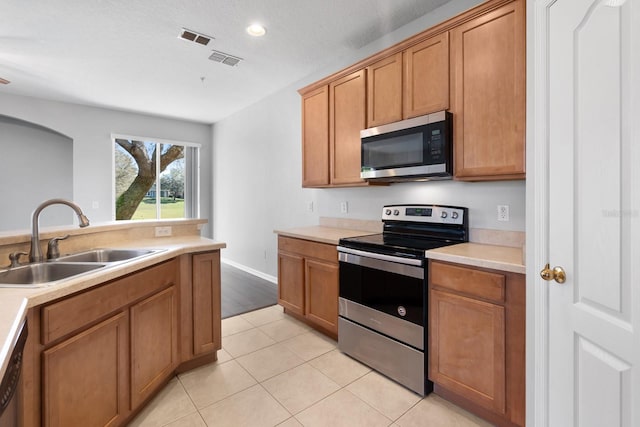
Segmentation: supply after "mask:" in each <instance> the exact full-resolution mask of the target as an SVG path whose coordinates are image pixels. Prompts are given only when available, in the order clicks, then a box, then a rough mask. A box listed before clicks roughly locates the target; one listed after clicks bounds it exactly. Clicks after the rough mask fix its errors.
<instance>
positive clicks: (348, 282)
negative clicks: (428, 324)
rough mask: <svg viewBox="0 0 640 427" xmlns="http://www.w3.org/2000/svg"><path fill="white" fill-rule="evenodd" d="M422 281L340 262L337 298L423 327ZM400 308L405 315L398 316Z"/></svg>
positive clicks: (423, 299) (423, 285)
mask: <svg viewBox="0 0 640 427" xmlns="http://www.w3.org/2000/svg"><path fill="white" fill-rule="evenodd" d="M424 288H425V284H424V280H423V279H417V278H415V277H409V276H403V275H400V274H397V273H390V272H387V271H382V270H377V269H373V268H368V267H362V266H359V265H355V264H349V263H346V262H340V296H341V297H342V298H346V299H348V300H351V301H354V302H357V303H358V304H361V305H364V306H367V307H369V308H372V309H374V310H378V311H382V312H384V313H386V314H389V315H391V316H394V317H397V318H400V319H403V320H407V321H409V322H411V323H415V324H416V325H420V326H424V319H425V313H426V310H425V309H424V304H425V296H424ZM400 307H404V309H405V311H406V314H405V315H404V316H402V315H400V314H399V308H400ZM400 311H402V310H400Z"/></svg>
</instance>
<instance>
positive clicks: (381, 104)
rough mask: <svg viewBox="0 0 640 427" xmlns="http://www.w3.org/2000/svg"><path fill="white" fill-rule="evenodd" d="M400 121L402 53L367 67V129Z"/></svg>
mask: <svg viewBox="0 0 640 427" xmlns="http://www.w3.org/2000/svg"><path fill="white" fill-rule="evenodd" d="M447 91H448V87H447ZM399 120H402V52H400V53H397V54H395V55H393V56H390V57H388V58H385V59H383V60H381V61H378V62H376V63H375V64H372V65H370V66H368V67H367V127H373V126H379V125H384V124H387V123H392V122H397V121H399Z"/></svg>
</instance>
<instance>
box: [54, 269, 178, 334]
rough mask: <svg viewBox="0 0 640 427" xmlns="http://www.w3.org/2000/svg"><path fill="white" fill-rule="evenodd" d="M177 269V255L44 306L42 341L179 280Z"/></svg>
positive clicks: (98, 317) (67, 332) (76, 327)
mask: <svg viewBox="0 0 640 427" xmlns="http://www.w3.org/2000/svg"><path fill="white" fill-rule="evenodd" d="M177 273H178V264H177V260H176V259H173V260H171V261H167V262H165V263H162V264H159V265H157V266H154V267H150V268H148V269H146V270H143V271H140V272H138V273H134V274H131V275H129V276H125V277H123V278H121V279H116V280H114V281H112V282H109V283H107V284H105V285H101V286H99V287H97V288H93V289H90V290H88V291H86V292H83V293H81V294H78V295H75V296H72V297H69V298H66V299H64V300H62V301H59V302H56V303H53V304H49V305H47V306H45V307H43V308H42V344H44V345H46V344H48V343H50V342H52V341H55V340H57V339H58V338H61V337H63V336H65V335H67V334H69V333H71V332H73V331H76V330H78V329H81V328H83V327H84V326H87V325H89V324H91V323H92V322H94V321H96V320H99V319H101V318H104V317H105V316H107V315H108V314H109V313H112V312H115V311H116V310H118V309H120V308H122V307H124V306H126V305H128V304H130V303H132V302H134V301H137V300H139V299H141V298H143V297H145V296H147V295H150V294H152V293H154V292H157V291H158V290H160V289H163V288H165V287H167V286H169V285H171V284H175V283H176V282H177Z"/></svg>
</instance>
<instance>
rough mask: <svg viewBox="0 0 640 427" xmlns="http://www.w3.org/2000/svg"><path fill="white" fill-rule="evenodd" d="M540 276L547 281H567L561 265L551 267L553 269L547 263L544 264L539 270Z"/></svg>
mask: <svg viewBox="0 0 640 427" xmlns="http://www.w3.org/2000/svg"><path fill="white" fill-rule="evenodd" d="M540 277H542V278H543V279H544V280H546V281H547V282H549V281H551V280H555V281H556V282H558V283H564V282H566V281H567V273H565V272H564V269H563V268H562V267H553V270H552V269H551V268H550V267H549V264H548V263H547V265H545V266H544V268H543V269H542V271H540Z"/></svg>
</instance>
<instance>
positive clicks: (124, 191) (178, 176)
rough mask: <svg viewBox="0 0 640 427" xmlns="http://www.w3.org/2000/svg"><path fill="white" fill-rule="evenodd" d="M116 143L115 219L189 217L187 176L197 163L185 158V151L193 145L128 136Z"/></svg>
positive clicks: (117, 140)
mask: <svg viewBox="0 0 640 427" xmlns="http://www.w3.org/2000/svg"><path fill="white" fill-rule="evenodd" d="M114 142H115V154H114V160H115V162H114V164H115V171H114V172H115V174H114V175H115V198H116V199H115V208H116V209H115V213H116V215H115V216H116V220H129V219H134V220H135V219H159V218H162V219H167V218H185V217H187V215H186V212H187V211H188V210H189V209H186V207H185V201H186V202H187V204H189V200H188V198H189V197H190V194H189V191H188V190H187V185H186V181H187V180H186V178H187V177H188V174H189V171H188V166H189V165H193V163H194V162H193V161H191V162H188V161H185V154H186V153H191V152H190V151H189V148H194V147H186V146H183V145H178V144H168V143H157V142H149V141H142V140H136V139H127V138H115V139H114ZM196 154H197V149H196ZM187 157H195V156H194V155H192V156H187ZM192 187H193V186H192ZM196 197H197V196H196ZM186 199H187V200H186Z"/></svg>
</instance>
